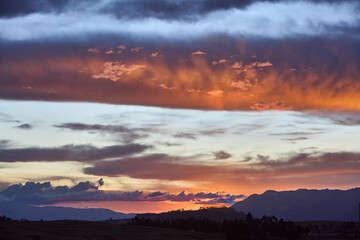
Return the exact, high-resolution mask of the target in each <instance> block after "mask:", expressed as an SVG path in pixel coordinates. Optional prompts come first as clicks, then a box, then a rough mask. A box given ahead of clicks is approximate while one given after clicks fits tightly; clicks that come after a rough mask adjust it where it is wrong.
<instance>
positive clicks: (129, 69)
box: [92, 62, 146, 82]
mask: <svg viewBox="0 0 360 240" xmlns="http://www.w3.org/2000/svg"><path fill="white" fill-rule="evenodd" d="M145 68H146V66H145V65H140V64H130V65H126V64H122V63H120V62H106V63H105V64H104V70H103V71H102V72H101V73H97V74H93V75H92V77H93V78H107V79H110V80H112V81H114V82H116V81H118V80H119V79H120V78H121V77H122V76H123V75H129V74H131V73H133V72H135V71H137V70H143V69H145Z"/></svg>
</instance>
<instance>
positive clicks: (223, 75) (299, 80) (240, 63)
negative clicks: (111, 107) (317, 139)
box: [0, 50, 360, 111]
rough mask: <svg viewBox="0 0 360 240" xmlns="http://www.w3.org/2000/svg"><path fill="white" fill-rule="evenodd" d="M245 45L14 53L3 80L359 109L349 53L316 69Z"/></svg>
mask: <svg viewBox="0 0 360 240" xmlns="http://www.w3.org/2000/svg"><path fill="white" fill-rule="evenodd" d="M162 51H164V50H162ZM241 51H243V50H241ZM241 51H239V52H237V53H236V54H233V57H232V58H231V57H226V58H225V57H224V58H220V60H216V59H219V57H218V56H215V57H212V55H210V54H207V55H203V57H201V58H199V57H195V56H194V57H190V58H187V57H186V56H188V53H184V54H183V55H181V54H180V55H178V54H174V53H172V52H169V54H167V57H166V58H155V57H151V56H147V57H146V56H142V57H139V56H137V55H129V54H128V53H124V54H121V55H116V56H112V57H115V58H118V59H115V60H112V61H109V59H107V58H108V56H101V55H99V54H96V55H92V54H91V55H89V54H86V55H84V56H70V57H69V56H61V55H60V56H57V57H51V56H43V57H38V58H28V59H27V58H24V59H16V61H15V60H13V61H10V60H9V61H6V62H3V64H2V65H1V66H0V73H1V79H9V80H8V81H2V82H0V84H1V85H0V86H1V88H0V96H1V97H2V98H10V99H43V100H51V99H54V100H55V99H57V100H80V101H94V102H109V103H121V104H140V105H151V106H164V107H175V108H194V109H226V110H270V109H274V110H290V109H291V110H311V109H314V110H324V109H328V110H356V111H360V95H359V92H360V82H359V81H357V79H358V76H359V75H360V70H359V69H358V68H357V67H356V64H353V63H352V61H351V59H350V60H348V61H347V60H346V59H345V58H344V59H342V61H345V62H346V63H347V64H346V65H344V66H342V68H339V69H336V67H332V68H330V67H327V65H326V64H328V63H326V62H325V63H324V62H320V61H317V62H315V63H314V68H310V67H308V66H307V65H306V64H305V65H300V64H298V65H293V64H289V63H288V62H287V61H279V60H277V61H275V60H274V61H273V60H272V59H271V57H260V56H259V55H258V57H257V59H256V61H254V59H253V58H251V55H250V54H246V52H245V53H243V52H241ZM153 53H158V52H153ZM339 54H342V53H339ZM155 55H157V56H158V54H154V56H155ZM229 55H230V54H229ZM223 60H226V61H223ZM281 60H282V59H281ZM214 61H215V62H216V63H217V64H215V65H214V63H213V62H214ZM218 63H221V64H218ZM323 65H324V66H323ZM294 67H296V71H290V70H289V69H293V68H294ZM10 79H12V80H11V81H10ZM74 79H76V81H75V80H74ZM106 80H110V81H106ZM115 83H116V84H115ZM138 96H141V97H138ZM280 102H281V103H282V104H280ZM284 103H285V104H286V105H285V104H284Z"/></svg>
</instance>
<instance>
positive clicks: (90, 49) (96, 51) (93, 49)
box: [87, 48, 100, 53]
mask: <svg viewBox="0 0 360 240" xmlns="http://www.w3.org/2000/svg"><path fill="white" fill-rule="evenodd" d="M87 52H90V53H99V52H100V51H99V49H97V48H89V49H88V50H87Z"/></svg>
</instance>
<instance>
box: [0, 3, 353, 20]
mask: <svg viewBox="0 0 360 240" xmlns="http://www.w3.org/2000/svg"><path fill="white" fill-rule="evenodd" d="M286 1H287V0H283V1H281V0H197V1H188V0H174V1H168V0H131V1H129V0H125V1H121V0H113V1H107V2H105V1H94V0H85V1H84V0H83V1H81V2H80V3H79V1H76V0H60V1H59V0H37V1H33V0H3V1H1V2H0V17H7V18H8V17H14V16H19V15H26V14H32V13H61V12H64V11H69V10H79V8H80V7H83V8H84V7H85V8H88V7H91V6H92V5H96V4H98V5H96V6H97V10H98V11H99V12H103V13H108V14H114V15H115V16H116V17H118V18H148V17H154V18H160V19H192V18H193V17H194V16H197V15H201V14H206V13H209V12H212V11H218V10H227V9H231V8H240V9H242V8H245V7H247V6H249V5H251V4H254V3H259V2H270V3H276V2H286ZM305 1H308V2H315V3H337V2H338V1H337V0H303V2H305ZM345 1H347V2H351V1H353V2H354V1H356V0H345Z"/></svg>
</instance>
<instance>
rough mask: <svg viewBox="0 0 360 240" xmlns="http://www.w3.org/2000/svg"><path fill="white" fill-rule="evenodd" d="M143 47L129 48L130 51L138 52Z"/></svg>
mask: <svg viewBox="0 0 360 240" xmlns="http://www.w3.org/2000/svg"><path fill="white" fill-rule="evenodd" d="M142 49H144V47H136V48H132V49H130V51H132V52H139V51H140V50H142Z"/></svg>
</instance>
